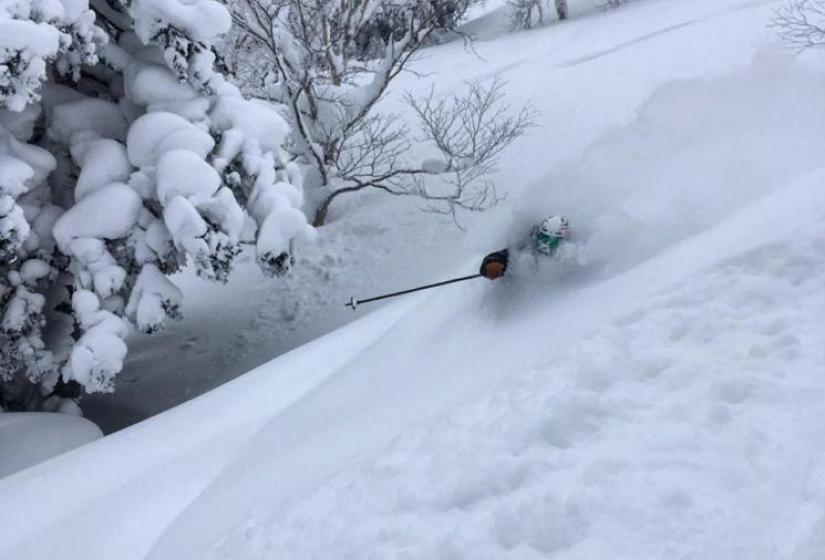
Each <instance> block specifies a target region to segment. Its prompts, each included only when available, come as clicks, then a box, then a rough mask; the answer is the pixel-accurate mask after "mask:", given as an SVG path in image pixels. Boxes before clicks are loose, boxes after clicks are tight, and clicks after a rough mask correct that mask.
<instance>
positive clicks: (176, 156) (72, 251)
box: [0, 0, 311, 410]
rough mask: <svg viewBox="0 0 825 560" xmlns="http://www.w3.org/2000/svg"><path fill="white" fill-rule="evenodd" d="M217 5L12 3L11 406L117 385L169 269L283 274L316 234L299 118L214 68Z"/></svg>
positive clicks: (6, 274)
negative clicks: (244, 262) (293, 132)
mask: <svg viewBox="0 0 825 560" xmlns="http://www.w3.org/2000/svg"><path fill="white" fill-rule="evenodd" d="M231 22H232V21H231V17H230V14H229V12H228V11H227V10H226V8H225V7H224V6H223V5H222V4H220V3H219V2H217V1H215V0H124V1H123V2H120V1H118V0H92V3H91V6H90V5H89V0H0V408H36V407H40V408H45V409H52V410H54V409H58V408H62V409H71V408H73V407H74V406H75V405H74V404H73V402H72V401H71V399H69V400H67V397H69V398H71V397H76V396H78V395H79V393H80V392H81V391H82V390H85V391H88V392H94V391H110V390H112V389H113V384H114V379H115V376H116V375H117V373H118V372H119V371H120V370H121V369H122V367H123V360H124V358H125V356H126V351H127V348H126V344H125V337H126V335H127V333H128V332H129V331H130V329H131V328H133V327H137V328H139V329H141V330H143V331H146V332H153V331H156V330H158V329H159V328H161V326H162V325H163V323H164V321H165V320H166V319H167V318H169V317H173V318H174V317H176V316H177V315H178V314H179V312H180V305H181V299H182V294H181V292H180V290H179V289H178V288H177V287H176V286H175V285H174V284H173V283H172V282H171V281H170V280H169V278H168V276H169V275H170V274H171V273H174V272H176V271H178V270H180V269H181V268H182V267H183V266H185V265H186V264H187V263H190V264H191V266H194V267H195V268H196V270H197V271H198V273H199V274H201V275H202V276H204V277H206V278H209V279H213V280H218V281H225V280H226V278H227V275H228V274H229V272H230V270H231V268H232V264H233V259H234V257H235V256H236V255H237V254H238V253H239V251H240V247H241V244H242V243H254V244H255V246H256V252H257V258H258V262H259V263H260V265H261V267H262V268H263V269H264V270H265V271H266V272H267V273H270V274H281V273H283V272H285V271H286V270H287V269H288V267H289V265H290V262H291V257H290V254H291V253H290V250H291V243H292V241H293V240H294V239H296V238H300V237H304V236H308V235H311V228H310V227H309V226H308V225H307V223H306V220H305V219H304V216H303V213H302V212H301V210H300V207H301V204H302V192H301V190H300V187H299V186H298V185H300V176H299V174H300V171H299V169H298V168H297V167H296V166H295V165H293V164H290V163H289V161H288V158H287V155H286V154H285V152H284V151H283V150H282V148H281V144H282V143H283V142H284V141H285V139H286V137H287V135H288V133H289V129H288V125H287V123H286V122H285V121H284V119H283V118H282V117H281V116H280V115H279V114H278V113H277V111H276V110H275V109H274V108H273V107H272V106H271V105H269V104H266V103H262V102H258V101H252V100H247V99H244V97H243V96H242V95H241V94H240V92H239V90H238V89H237V88H235V87H234V86H232V85H231V84H230V83H228V82H227V81H226V80H225V79H224V77H223V76H222V75H221V74H220V73H219V72H217V71H216V70H215V68H216V64H215V63H216V57H215V54H214V50H213V48H212V43H213V41H215V40H216V39H218V38H219V37H220V36H221V35H222V34H224V33H226V32H227V31H228V30H229V28H230V26H231Z"/></svg>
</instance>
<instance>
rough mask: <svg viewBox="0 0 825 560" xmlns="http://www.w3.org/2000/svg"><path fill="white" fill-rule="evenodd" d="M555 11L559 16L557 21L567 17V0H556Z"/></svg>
mask: <svg viewBox="0 0 825 560" xmlns="http://www.w3.org/2000/svg"><path fill="white" fill-rule="evenodd" d="M556 13H557V14H558V16H559V21H564V20H566V19H567V16H568V10H567V0H556Z"/></svg>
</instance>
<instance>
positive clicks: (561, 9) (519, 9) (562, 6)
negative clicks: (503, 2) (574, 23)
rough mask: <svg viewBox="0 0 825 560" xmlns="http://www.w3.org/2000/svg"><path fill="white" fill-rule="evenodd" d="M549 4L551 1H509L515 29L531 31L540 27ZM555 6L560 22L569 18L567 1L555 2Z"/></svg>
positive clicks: (511, 18)
mask: <svg viewBox="0 0 825 560" xmlns="http://www.w3.org/2000/svg"><path fill="white" fill-rule="evenodd" d="M549 3H550V0H507V4H508V5H509V7H510V21H511V22H512V24H513V27H516V28H520V29H530V28H531V27H533V26H534V25H540V24H541V23H543V22H544V18H545V10H546V9H547V7H548V5H549ZM553 5H554V7H555V9H556V17H558V19H559V20H560V21H563V20H566V19H567V18H568V17H569V15H570V10H569V8H568V6H567V0H553Z"/></svg>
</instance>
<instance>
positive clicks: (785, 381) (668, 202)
mask: <svg viewBox="0 0 825 560" xmlns="http://www.w3.org/2000/svg"><path fill="white" fill-rule="evenodd" d="M773 5H775V2H765V1H761V2H753V1H752V2H734V1H732V0H731V1H728V0H722V1H718V0H717V1H711V0H669V1H665V0H658V1H656V0H648V1H643V0H640V1H639V2H636V3H632V4H629V5H627V6H625V7H624V8H622V9H621V10H618V11H615V12H609V13H604V14H592V15H579V17H578V18H577V19H574V20H571V21H570V22H567V23H565V24H564V25H559V26H554V27H550V28H546V29H540V30H535V31H531V32H525V33H519V34H514V35H500V27H497V26H496V24H495V20H494V19H489V18H488V19H486V20H485V21H486V23H484V24H483V25H482V24H479V25H480V27H481V28H482V29H481V30H482V31H485V30H486V31H489V35H483V34H482V37H483V38H484V40H482V41H480V42H479V43H478V44H477V46H476V48H477V51H478V55H479V56H481V57H482V59H483V60H484V63H481V62H478V59H477V58H474V56H475V55H473V54H472V53H466V52H465V51H464V50H463V47H462V46H461V45H460V44H448V45H444V46H441V47H438V48H435V49H432V50H430V51H428V53H427V57H426V58H425V59H424V60H422V61H421V62H420V64H421V65H422V66H424V67H428V68H432V69H436V71H437V73H438V74H437V77H438V84H439V88H442V89H443V90H444V91H449V89H451V88H455V87H459V85H460V83H461V80H463V79H466V78H470V77H479V74H482V75H492V74H493V73H500V74H501V75H502V76H503V77H505V78H506V79H508V80H509V86H508V87H509V91H510V92H511V94H512V98H513V103H514V104H515V103H519V102H521V101H523V100H526V99H528V98H531V97H532V98H533V100H534V102H535V103H536V104H537V105H538V106H539V109H540V110H541V111H542V124H543V125H544V127H543V128H540V129H537V130H535V131H534V132H533V133H532V135H531V136H530V137H529V138H526V139H525V140H524V141H522V142H520V144H519V146H517V148H516V149H515V150H514V151H513V153H511V154H510V155H509V157H508V158H507V160H506V161H505V162H504V164H503V165H502V169H501V172H500V175H499V178H500V184H501V185H502V187H503V188H504V190H505V191H506V192H507V193H508V194H509V195H510V199H509V202H508V204H507V205H505V206H503V207H502V208H500V209H497V210H496V211H495V212H493V213H491V214H489V215H486V216H480V217H473V218H472V219H468V224H467V225H468V226H469V234H468V235H467V236H466V237H462V236H461V234H460V233H455V232H454V230H451V229H448V228H447V227H446V226H447V224H442V223H440V222H435V223H436V224H438V225H437V226H436V227H432V228H431V229H430V230H429V231H428V230H427V227H428V226H430V225H431V224H433V223H434V222H427V221H423V219H422V218H420V217H418V216H417V215H415V214H412V213H411V212H409V211H407V210H405V209H402V208H400V207H398V206H396V201H381V200H371V199H367V200H365V201H363V202H364V203H363V204H362V205H361V206H360V207H356V206H355V203H353V206H352V208H353V209H355V210H356V212H355V214H354V218H353V221H352V222H349V225H344V223H343V222H338V224H333V225H332V226H331V227H330V229H329V230H328V232H329V233H327V234H322V236H321V239H320V240H319V246H318V247H316V248H315V249H309V248H308V249H307V253H306V255H307V258H309V257H311V256H313V255H323V254H324V252H327V253H328V257H329V258H330V259H331V260H330V261H329V262H328V263H327V264H329V265H333V266H335V267H340V268H339V270H347V269H349V270H350V271H352V270H354V271H355V272H356V273H357V272H359V271H362V270H371V269H370V268H369V267H368V266H367V265H370V264H375V263H379V262H384V263H385V264H386V265H387V266H388V267H389V266H391V265H392V266H395V267H396V268H395V270H394V272H393V273H392V274H387V275H383V274H381V275H380V276H381V278H375V276H377V275H369V276H367V277H365V276H364V275H363V274H361V275H359V274H356V273H352V272H349V273H343V274H342V276H341V277H335V276H331V277H330V278H329V281H328V286H329V287H330V289H329V290H324V291H323V297H324V298H328V299H325V300H322V302H321V305H318V304H317V303H316V306H312V307H310V308H309V309H310V312H309V313H307V314H306V315H300V314H299V315H296V320H295V323H294V324H295V330H294V331H293V335H292V336H293V337H294V338H293V340H298V339H300V338H301V337H302V336H309V333H312V331H313V328H317V327H312V326H310V325H317V324H318V323H313V321H315V320H316V319H317V317H318V315H319V314H321V313H323V312H324V311H325V310H324V307H323V304H324V303H329V305H330V306H331V305H332V304H333V303H335V304H337V305H341V304H343V302H344V301H346V300H347V299H348V296H349V295H350V293H349V292H350V290H352V289H353V288H355V287H358V288H359V289H364V290H367V289H369V288H376V289H378V288H382V287H383V286H382V282H386V286H389V285H397V284H399V283H400V282H401V280H402V279H403V280H405V281H406V282H410V283H414V282H415V281H417V280H418V279H419V278H421V279H423V278H424V277H432V276H433V275H439V277H440V275H441V274H442V273H443V275H444V276H449V275H450V274H453V273H456V274H457V273H463V272H466V271H467V270H468V269H470V270H472V269H474V268H475V266H477V260H476V259H475V258H472V257H473V255H474V254H476V253H480V252H482V251H483V250H485V249H490V248H498V245H499V244H500V243H501V242H502V241H503V240H504V239H505V238H506V237H507V236H508V235H509V233H508V229H518V227H519V224H523V223H524V222H525V221H526V220H529V218H531V217H533V216H534V214H535V213H537V212H543V211H550V210H553V211H556V210H560V211H563V212H565V213H567V214H570V216H571V218H572V221H573V225H574V228H576V233H577V242H578V243H580V246H581V251H582V254H583V255H584V256H585V257H586V259H587V264H585V265H583V266H582V267H580V268H574V269H572V270H568V271H564V272H559V273H556V274H543V273H542V274H539V275H537V276H536V277H534V278H532V279H529V278H528V279H525V278H514V279H511V280H509V281H504V282H499V283H496V284H490V283H486V282H481V281H480V282H476V283H472V284H467V285H463V286H462V287H461V288H457V287H452V288H445V289H443V290H438V291H435V292H430V293H425V294H419V295H416V296H411V297H408V298H404V299H402V300H399V301H396V302H393V303H390V304H389V305H387V306H385V307H383V308H380V309H377V310H376V311H374V312H372V313H369V314H368V315H366V316H364V317H363V318H361V319H359V320H356V321H355V322H353V323H352V324H350V325H348V326H345V327H343V328H341V329H338V330H336V331H334V332H331V333H330V334H328V335H326V336H324V337H322V338H319V339H318V340H315V341H313V342H311V343H309V344H307V345H305V346H302V347H300V348H297V349H296V350H294V351H292V352H289V353H286V354H285V355H283V356H281V357H279V358H277V359H275V360H273V361H271V362H269V363H267V364H264V365H262V366H261V367H259V368H257V369H255V370H253V371H251V372H249V373H247V374H245V375H243V376H241V377H240V378H238V379H236V380H234V381H231V382H229V383H227V384H225V385H223V386H222V387H220V388H219V389H216V390H214V391H211V392H209V393H207V394H205V395H203V396H202V397H199V398H197V399H194V400H192V401H190V402H188V403H186V404H184V405H182V406H179V407H176V408H174V409H172V410H169V411H168V412H166V413H164V414H161V415H159V416H157V417H154V418H151V419H149V420H146V421H144V422H141V423H140V424H137V425H135V426H132V427H131V428H128V429H126V430H123V431H121V432H119V433H117V434H114V435H112V436H108V437H106V438H104V439H102V440H100V441H99V442H96V443H94V444H92V445H88V446H85V447H83V448H80V449H78V450H76V451H75V452H72V453H70V454H67V455H64V456H62V457H59V458H57V459H55V460H53V461H50V462H48V463H46V464H42V465H39V466H37V467H34V468H32V469H29V470H27V471H23V472H21V473H18V474H16V475H13V476H11V477H8V478H5V479H2V480H0V503H3V504H4V505H6V504H8V507H4V508H0V527H2V529H1V530H0V531H2V534H3V538H2V539H0V557H5V556H11V557H24V558H53V557H61V558H83V559H96V558H100V559H108V558H152V559H164V558H168V559H173V558H174V559H179V558H199V559H200V558H244V559H249V558H251V559H256V558H262V559H263V558H281V557H285V558H319V559H321V558H323V559H327V558H387V557H390V558H422V559H423V558H450V559H454V558H474V559H475V558H519V559H526V558H546V557H554V558H602V557H610V558H629V559H630V558H633V559H638V558H696V559H699V558H721V559H726V558H731V559H733V558H794V559H807V558H810V559H814V558H821V557H822V556H823V554H825V542H823V540H822V536H821V535H822V534H823V531H822V530H823V527H825V495H823V493H822V481H823V480H825V470H823V469H824V468H823V467H822V465H823V464H825V463H823V457H822V452H821V451H820V449H819V446H818V445H817V444H818V442H819V441H820V440H821V438H822V435H823V427H822V426H823V424H822V421H821V419H822V417H823V413H825V410H823V406H825V405H823V404H822V403H823V402H825V401H824V400H823V399H822V394H823V392H825V381H823V379H825V376H824V375H823V374H825V371H823V363H825V362H823V355H822V349H821V343H820V341H821V340H822V338H823V335H825V332H823V331H825V324H823V322H822V320H821V317H822V313H823V311H825V295H823V292H822V290H821V287H822V285H823V280H825V253H824V252H823V247H825V245H823V242H825V227H823V225H822V224H823V217H825V191H823V190H822V188H821V185H822V183H823V181H825V162H823V161H818V157H819V154H821V153H823V152H822V147H823V142H825V138H823V137H825V133H821V132H820V131H822V130H825V127H823V126H821V125H822V124H825V123H822V119H823V117H822V116H821V115H823V114H825V111H823V110H822V109H823V106H822V105H823V104H825V97H823V96H822V95H821V94H820V91H819V90H818V87H817V86H818V84H819V83H822V78H823V76H825V64H822V63H820V62H819V61H818V59H817V57H815V56H811V57H803V58H801V59H791V58H789V57H787V56H786V55H784V54H783V53H782V51H781V50H780V49H778V48H777V46H776V45H774V44H773V39H772V33H771V31H769V30H766V29H765V24H766V23H767V22H768V21H769V18H770V14H771V10H772V7H773ZM470 61H475V62H477V63H471V62H470ZM421 82H423V80H421ZM404 85H405V86H407V87H411V88H416V87H420V88H423V87H426V83H416V81H415V80H413V79H410V80H409V81H407V82H406V83H405V84H404ZM393 102H394V101H393V99H389V100H387V103H388V104H391V103H393ZM376 216H381V217H382V220H381V221H378V223H377V224H376V220H375V217H376ZM404 216H406V217H404ZM359 227H362V228H365V229H362V230H360V231H359V230H358V228H359ZM367 228H369V229H367ZM381 232H386V233H387V234H388V237H387V238H386V240H384V241H379V240H374V241H373V242H374V243H375V247H376V248H377V249H383V250H387V249H389V251H388V252H387V253H386V254H385V255H384V256H381V255H379V256H376V255H368V256H365V257H356V256H353V257H352V259H353V261H354V262H350V261H348V260H347V256H349V255H354V253H347V252H346V251H347V250H348V249H347V244H346V243H345V241H346V240H347V239H348V236H353V235H357V234H358V233H361V234H374V233H381ZM372 237H373V238H377V237H378V236H377V235H372ZM411 238H412V239H417V240H422V241H425V242H426V245H425V246H424V248H422V247H420V246H416V245H414V244H410V243H409V240H410V239H411ZM411 246H412V247H414V248H413V249H410V248H409V247H411ZM312 251H315V253H314V254H313V253H312ZM379 257H381V258H379ZM384 257H386V258H384ZM450 263H451V264H450ZM350 267H351V268H350ZM298 270H300V268H299V269H298ZM304 274H306V272H305V273H304ZM300 278H301V277H300V276H298V279H299V280H300ZM240 285H242V286H245V287H248V288H249V289H250V292H249V293H246V294H243V295H241V296H238V295H235V296H234V298H235V299H234V300H233V301H232V302H231V303H232V304H235V303H237V302H238V301H240V300H242V299H244V298H245V299H248V300H249V304H248V305H247V306H246V307H244V306H240V308H241V309H242V310H243V309H249V308H250V307H259V306H260V301H261V300H256V299H254V298H253V297H251V296H253V295H254V296H257V295H259V294H266V297H269V298H273V300H275V299H274V298H276V297H277V295H278V293H279V292H281V291H282V290H287V289H292V290H295V289H297V286H292V287H289V286H287V287H275V288H270V287H269V286H263V285H260V284H259V282H258V280H256V279H255V278H254V277H252V276H247V277H243V278H242V279H241V284H240ZM215 293H216V292H208V291H206V290H203V291H200V292H198V293H197V294H196V295H195V298H193V299H194V302H195V304H194V305H195V308H194V310H195V317H197V318H198V320H199V321H200V324H199V325H197V330H192V331H191V332H190V335H189V336H192V337H194V336H201V337H202V338H200V339H198V340H189V341H186V340H183V339H182V338H181V337H182V336H183V333H184V332H185V329H183V327H184V326H188V327H189V328H192V326H193V323H191V322H190V323H184V324H182V325H181V331H180V332H179V333H176V332H175V331H173V332H172V336H171V337H170V339H169V340H170V341H172V342H171V344H170V345H169V346H167V347H166V348H167V349H166V350H165V351H164V352H163V353H161V354H160V355H153V354H152V353H151V351H150V346H148V345H146V346H145V347H143V351H141V352H139V353H138V356H137V360H138V361H139V363H141V364H142V365H143V366H145V367H147V368H148V367H153V368H154V371H152V372H151V373H152V374H153V377H154V378H155V379H156V380H158V382H157V383H155V384H154V385H153V387H154V388H155V390H156V391H157V393H156V394H159V393H162V392H163V388H164V383H163V376H165V375H169V374H170V372H172V373H173V374H174V375H176V376H182V375H183V374H184V373H185V371H187V370H189V369H192V368H196V367H199V366H201V365H203V366H204V367H206V368H207V371H209V372H211V374H213V375H214V376H215V377H214V378H213V379H210V381H209V382H215V383H217V382H218V381H219V378H221V377H223V376H225V375H226V374H225V373H223V371H225V370H226V369H227V368H229V366H230V365H231V363H232V362H233V361H234V364H235V365H236V366H242V365H244V363H246V362H248V361H250V360H253V358H252V357H251V356H253V355H256V356H259V357H260V356H263V355H265V352H266V351H267V350H269V349H270V348H271V346H267V345H268V344H270V343H271V342H272V341H273V340H275V339H277V338H279V337H281V338H283V332H278V333H268V332H266V327H267V325H268V324H269V323H268V320H269V319H270V318H271V317H273V316H277V313H283V311H277V312H275V311H272V312H271V314H270V311H267V310H264V311H262V313H263V314H262V315H261V316H260V317H258V318H257V319H255V321H256V324H255V325H250V326H249V327H247V328H245V329H244V328H241V329H238V328H237V327H238V325H243V323H244V321H246V320H248V319H242V318H241V314H240V313H238V314H237V315H229V316H225V317H224V316H221V317H220V318H216V316H215V310H216V309H215V308H216V306H214V305H212V306H210V305H208V303H209V302H210V301H214V299H215V297H214V294H215ZM223 293H227V294H228V293H229V292H223ZM281 293H282V292H281ZM320 293H321V292H320V291H319V294H320ZM356 295H360V294H356ZM338 299H340V302H339V301H337V300H338ZM190 301H191V300H190ZM275 301H277V300H275ZM264 309H265V308H264ZM339 309H340V311H339V312H340V313H341V315H338V316H336V317H335V318H334V319H333V321H341V322H343V321H345V320H347V317H351V315H349V316H345V315H343V313H344V311H345V310H344V309H343V307H340V308H339ZM348 313H349V312H348ZM209 317H211V318H212V319H211V322H210V321H209V320H208V318H209ZM189 321H193V319H189ZM217 321H221V326H222V328H218V327H217V326H216V322H217ZM232 329H236V330H235V331H234V332H233V331H232ZM230 333H232V334H230ZM294 333H298V334H294ZM176 337H177V338H176ZM239 340H245V341H246V342H247V343H248V344H249V345H248V346H247V347H246V348H240V349H237V348H236V349H235V350H234V351H233V353H227V352H226V349H227V347H232V346H236V342H237V341H239ZM186 343H188V344H189V345H190V346H189V350H193V349H202V350H203V352H202V353H201V354H200V355H198V354H197V353H194V354H193V352H185V353H184V352H179V351H178V350H177V348H176V347H175V346H173V345H174V344H186ZM210 344H211V345H212V346H213V347H212V348H208V346H209V345H210ZM215 357H222V358H223V360H225V364H224V365H223V366H222V368H223V369H221V367H217V366H216V365H214V364H210V358H211V359H214V358H215ZM161 366H162V367H163V368H164V370H163V371H161V369H160V368H161ZM166 368H168V369H166ZM133 371H134V370H133ZM135 385H138V383H135ZM168 385H169V384H168V383H167V384H166V386H167V387H168ZM182 385H184V386H185V385H186V384H185V383H182ZM78 473H82V476H78ZM67 489H68V490H67ZM46 534H47V535H49V539H44V538H40V537H41V536H42V535H46Z"/></svg>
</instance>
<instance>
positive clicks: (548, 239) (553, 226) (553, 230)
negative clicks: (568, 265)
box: [533, 216, 570, 255]
mask: <svg viewBox="0 0 825 560" xmlns="http://www.w3.org/2000/svg"><path fill="white" fill-rule="evenodd" d="M569 236H570V223H569V222H568V221H567V218H565V217H564V216H548V217H546V218H544V219H543V220H542V221H541V223H540V224H539V225H538V227H537V228H536V229H535V231H534V232H533V241H534V242H535V246H536V251H538V252H539V253H544V254H545V255H552V254H553V253H554V252H555V251H556V249H557V248H558V246H559V245H560V244H561V242H562V241H564V240H565V239H567V238H568V237H569Z"/></svg>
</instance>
